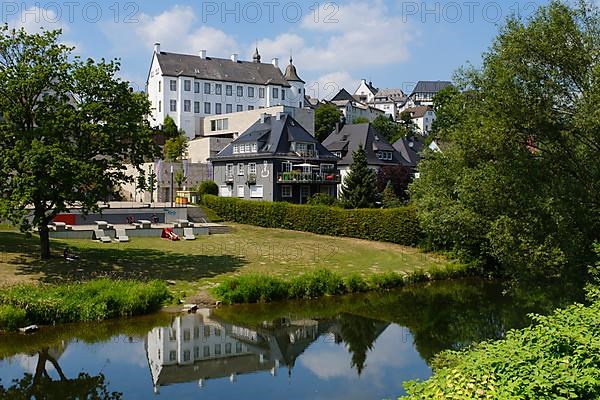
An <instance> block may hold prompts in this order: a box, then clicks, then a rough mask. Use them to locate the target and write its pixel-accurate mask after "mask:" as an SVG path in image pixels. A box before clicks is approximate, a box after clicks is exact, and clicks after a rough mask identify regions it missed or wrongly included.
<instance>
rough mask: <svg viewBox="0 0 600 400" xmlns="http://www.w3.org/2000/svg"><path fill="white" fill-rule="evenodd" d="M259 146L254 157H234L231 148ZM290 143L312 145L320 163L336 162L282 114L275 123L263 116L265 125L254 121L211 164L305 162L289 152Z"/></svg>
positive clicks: (321, 146) (296, 123)
mask: <svg viewBox="0 0 600 400" xmlns="http://www.w3.org/2000/svg"><path fill="white" fill-rule="evenodd" d="M248 142H252V143H254V142H256V143H258V152H257V153H243V154H233V146H234V145H235V144H239V143H248ZM292 142H303V143H314V144H315V149H316V151H317V152H318V156H319V157H318V159H319V160H322V161H337V160H338V158H337V157H336V156H334V155H333V154H331V153H330V152H329V150H327V149H326V148H325V147H324V146H323V145H322V144H320V143H319V141H318V140H317V139H315V137H314V136H312V135H311V134H310V133H308V132H307V131H306V129H304V128H303V127H302V125H300V124H299V123H298V122H296V120H294V118H292V117H291V116H290V115H287V114H283V115H282V116H281V119H279V120H277V118H276V117H274V116H266V117H265V119H264V122H261V119H259V120H257V121H256V122H255V123H254V124H253V125H252V126H251V127H250V128H248V129H247V130H246V131H245V132H244V133H242V134H241V135H240V136H239V137H238V138H237V139H235V140H234V141H233V142H231V143H230V144H229V145H228V146H227V147H225V148H224V149H223V150H221V151H220V152H219V154H217V155H216V156H214V157H212V158H211V161H212V162H216V161H228V160H242V159H265V158H267V159H268V158H286V159H294V160H305V159H307V157H301V156H299V155H297V154H296V153H294V152H292V151H291V150H290V146H291V143H292Z"/></svg>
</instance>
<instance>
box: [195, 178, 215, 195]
mask: <svg viewBox="0 0 600 400" xmlns="http://www.w3.org/2000/svg"><path fill="white" fill-rule="evenodd" d="M205 194H210V195H213V196H218V195H219V186H218V185H217V184H216V183H215V182H214V181H210V180H208V181H204V182H202V183H201V184H200V186H199V187H198V195H199V196H200V197H202V196H203V195H205Z"/></svg>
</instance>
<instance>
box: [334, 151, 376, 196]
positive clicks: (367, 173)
mask: <svg viewBox="0 0 600 400" xmlns="http://www.w3.org/2000/svg"><path fill="white" fill-rule="evenodd" d="M376 200H377V178H376V176H375V172H374V171H373V170H371V169H369V167H368V166H367V154H366V153H365V150H364V149H363V147H362V146H359V147H358V149H357V150H356V151H355V152H354V153H353V154H352V164H351V165H350V172H349V173H348V175H347V176H346V178H345V179H344V184H343V185H342V202H343V203H344V207H346V208H370V207H374V206H375V201H376Z"/></svg>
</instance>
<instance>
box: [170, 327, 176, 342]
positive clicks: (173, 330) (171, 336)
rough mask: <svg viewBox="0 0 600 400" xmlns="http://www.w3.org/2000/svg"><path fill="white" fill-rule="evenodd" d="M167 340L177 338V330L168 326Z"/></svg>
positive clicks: (172, 340)
mask: <svg viewBox="0 0 600 400" xmlns="http://www.w3.org/2000/svg"><path fill="white" fill-rule="evenodd" d="M169 340H170V341H171V342H174V341H175V340H177V331H176V330H175V329H173V328H169Z"/></svg>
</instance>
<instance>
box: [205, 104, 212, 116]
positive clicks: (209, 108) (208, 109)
mask: <svg viewBox="0 0 600 400" xmlns="http://www.w3.org/2000/svg"><path fill="white" fill-rule="evenodd" d="M210 110H211V107H210V103H209V102H208V101H205V102H204V114H210Z"/></svg>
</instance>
